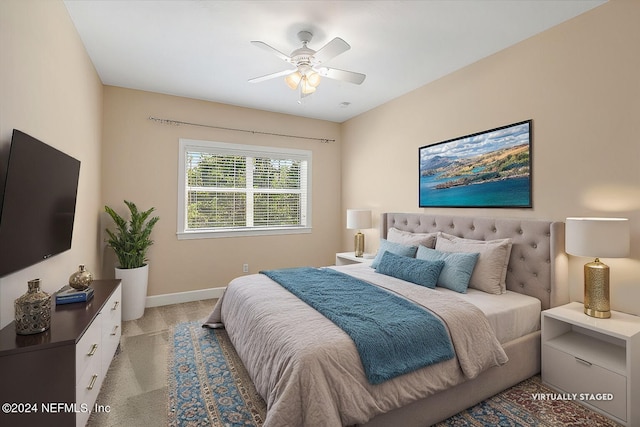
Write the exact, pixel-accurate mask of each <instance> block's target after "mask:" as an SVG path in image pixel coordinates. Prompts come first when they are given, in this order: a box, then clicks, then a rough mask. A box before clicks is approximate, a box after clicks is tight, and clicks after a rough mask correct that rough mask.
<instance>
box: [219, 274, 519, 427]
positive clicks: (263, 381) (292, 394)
mask: <svg viewBox="0 0 640 427" xmlns="http://www.w3.org/2000/svg"><path fill="white" fill-rule="evenodd" d="M335 268H336V269H338V270H340V271H343V272H345V273H348V274H351V275H353V276H355V277H359V278H361V279H363V280H367V281H369V282H372V283H375V284H377V285H378V286H382V287H384V288H386V289H388V290H390V291H392V292H396V293H398V294H401V295H403V296H405V297H407V298H409V299H411V300H413V301H415V302H416V303H418V304H420V305H423V306H425V307H427V308H429V309H430V310H432V311H433V312H434V313H436V314H437V315H438V316H440V317H441V318H442V319H443V320H444V322H445V324H446V325H447V328H448V330H449V334H450V336H451V338H452V342H453V345H454V348H455V351H456V358H454V359H451V360H448V361H445V362H441V363H439V364H437V365H432V366H428V367H426V368H422V369H419V370H417V371H415V372H412V373H410V374H406V375H402V376H400V377H396V378H394V379H392V380H389V381H386V382H384V383H382V384H379V385H371V384H369V383H368V382H367V379H366V377H365V374H364V371H363V368H362V364H361V362H360V358H359V356H358V352H357V350H356V347H355V345H354V343H353V341H352V340H351V338H350V337H349V336H348V335H347V334H346V333H345V332H344V331H342V330H341V329H340V328H338V327H337V326H335V325H334V324H333V323H332V322H331V321H330V320H328V319H327V318H325V317H324V316H322V315H321V314H320V313H318V312H317V311H315V310H314V309H312V308H311V307H309V306H308V305H307V304H305V303H304V302H302V301H301V300H299V299H298V298H297V297H296V296H294V295H293V294H291V293H290V292H288V291H287V290H285V289H284V288H282V287H281V286H280V285H278V284H277V283H275V282H273V281H272V280H271V279H269V278H268V277H266V276H264V275H261V274H256V275H249V276H242V277H240V278H237V279H235V280H233V281H232V282H231V283H230V284H229V286H228V287H227V290H226V292H225V294H224V296H223V298H221V299H220V301H218V304H217V305H216V307H215V309H214V311H213V313H212V314H211V316H210V318H209V319H208V320H207V323H216V322H222V323H224V325H225V328H226V330H227V332H228V334H229V337H230V338H231V341H232V342H233V345H234V347H235V348H236V351H237V352H238V355H239V356H240V358H241V359H242V361H243V362H244V364H245V366H246V368H247V370H248V372H249V375H250V376H251V378H252V380H253V382H254V384H255V386H256V389H257V390H258V392H259V393H260V395H261V396H262V397H263V398H264V399H265V401H266V402H267V417H266V420H265V424H264V427H281V426H310V427H311V426H313V427H318V426H332V427H335V426H339V425H352V424H360V423H364V422H366V421H368V420H369V419H371V418H373V417H374V416H376V415H378V414H380V413H384V412H387V411H390V410H392V409H395V408H398V407H401V406H404V405H406V404H408V403H410V402H412V401H415V400H417V399H420V398H423V397H427V396H429V395H430V394H433V393H435V392H437V391H440V390H443V389H446V388H448V387H451V386H453V385H456V384H459V383H461V382H463V381H465V380H466V379H470V378H474V377H475V376H477V375H478V374H479V373H480V372H482V371H484V370H485V369H488V368H490V367H491V366H497V365H501V364H504V363H506V361H507V356H506V354H505V353H504V351H503V349H502V347H501V346H500V344H499V343H498V341H497V339H496V338H495V336H494V334H493V332H492V329H491V327H490V326H489V324H488V322H487V320H486V317H485V316H484V314H482V312H481V311H480V310H479V309H477V308H476V307H475V306H473V305H471V304H469V303H467V302H465V301H462V300H461V299H459V298H456V297H455V296H452V295H441V296H439V297H436V296H437V295H438V293H437V292H436V291H433V290H431V289H428V288H425V287H422V286H418V285H414V284H411V283H408V282H404V281H402V280H398V279H394V278H392V277H388V276H384V275H381V274H378V273H375V271H374V270H372V269H371V268H369V267H365V266H363V265H358V266H345V267H335Z"/></svg>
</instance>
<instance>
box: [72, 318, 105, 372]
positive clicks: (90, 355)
mask: <svg viewBox="0 0 640 427" xmlns="http://www.w3.org/2000/svg"><path fill="white" fill-rule="evenodd" d="M100 320H101V319H100V315H98V316H96V318H95V320H94V321H93V323H91V325H90V326H89V328H88V329H87V330H86V331H85V333H84V334H83V335H82V338H80V341H78V344H76V384H77V383H78V380H79V379H80V378H81V377H82V376H83V374H84V373H85V371H86V368H87V366H88V365H89V364H90V363H91V362H92V361H93V360H96V359H98V360H100V352H101V351H102V346H101V343H100V342H101V340H102V326H101V322H100ZM98 366H100V365H98Z"/></svg>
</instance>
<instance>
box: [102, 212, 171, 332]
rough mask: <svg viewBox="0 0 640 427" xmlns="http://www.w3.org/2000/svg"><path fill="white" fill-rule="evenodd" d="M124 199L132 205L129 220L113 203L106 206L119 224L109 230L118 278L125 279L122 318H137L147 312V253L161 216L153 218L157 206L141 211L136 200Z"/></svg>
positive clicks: (108, 240) (109, 242)
mask: <svg viewBox="0 0 640 427" xmlns="http://www.w3.org/2000/svg"><path fill="white" fill-rule="evenodd" d="M124 203H125V204H126V205H127V207H128V208H129V212H130V217H131V218H130V220H129V221H127V220H125V219H124V218H123V217H121V216H120V215H118V213H117V212H116V211H114V210H113V209H111V208H110V207H109V206H105V207H104V210H105V211H106V212H107V213H108V214H109V216H110V217H111V219H113V222H114V223H115V225H116V229H115V231H111V230H109V229H107V230H106V232H107V235H108V236H109V238H108V239H107V245H108V246H109V247H111V248H112V249H113V250H114V252H115V253H116V257H117V258H118V263H119V266H118V267H116V278H117V279H120V280H121V281H122V320H133V319H138V318H140V317H142V315H143V314H144V307H145V302H146V297H147V284H148V279H149V265H148V264H147V258H146V255H147V250H148V249H149V246H151V245H152V244H153V240H151V238H150V236H151V231H152V230H153V227H154V225H156V222H158V220H159V219H160V218H159V217H157V216H154V217H151V218H150V216H151V213H152V212H153V211H154V210H155V208H151V209H149V210H147V211H144V212H140V211H139V210H138V208H137V207H136V205H135V203H133V202H129V201H127V200H125V201H124Z"/></svg>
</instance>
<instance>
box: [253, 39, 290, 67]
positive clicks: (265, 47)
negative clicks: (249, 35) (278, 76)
mask: <svg viewBox="0 0 640 427" xmlns="http://www.w3.org/2000/svg"><path fill="white" fill-rule="evenodd" d="M251 44H252V45H254V46H256V47H259V48H260V49H262V50H266V51H267V52H271V53H273V54H274V55H275V56H277V57H278V58H280V59H282V60H283V61H285V62H291V57H290V56H289V55H285V54H284V53H282V52H280V51H279V50H278V49H276V48H274V47H271V46H269V45H268V44H266V43H265V42H261V41H256V40H254V41H252V42H251Z"/></svg>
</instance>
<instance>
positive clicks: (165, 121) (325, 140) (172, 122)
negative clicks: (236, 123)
mask: <svg viewBox="0 0 640 427" xmlns="http://www.w3.org/2000/svg"><path fill="white" fill-rule="evenodd" d="M149 120H152V121H154V122H157V123H162V124H165V125H174V126H180V125H187V126H199V127H205V128H211V129H221V130H231V131H234V132H246V133H252V134H258V135H271V136H283V137H285V138H298V139H310V140H314V141H320V142H322V143H323V144H328V143H330V142H336V140H335V139H328V138H314V137H312V136H299V135H286V134H282V133H272V132H262V131H258V130H247V129H236V128H228V127H223V126H214V125H203V124H200V123H189V122H183V121H180V120H171V119H159V118H157V117H152V116H149Z"/></svg>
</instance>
